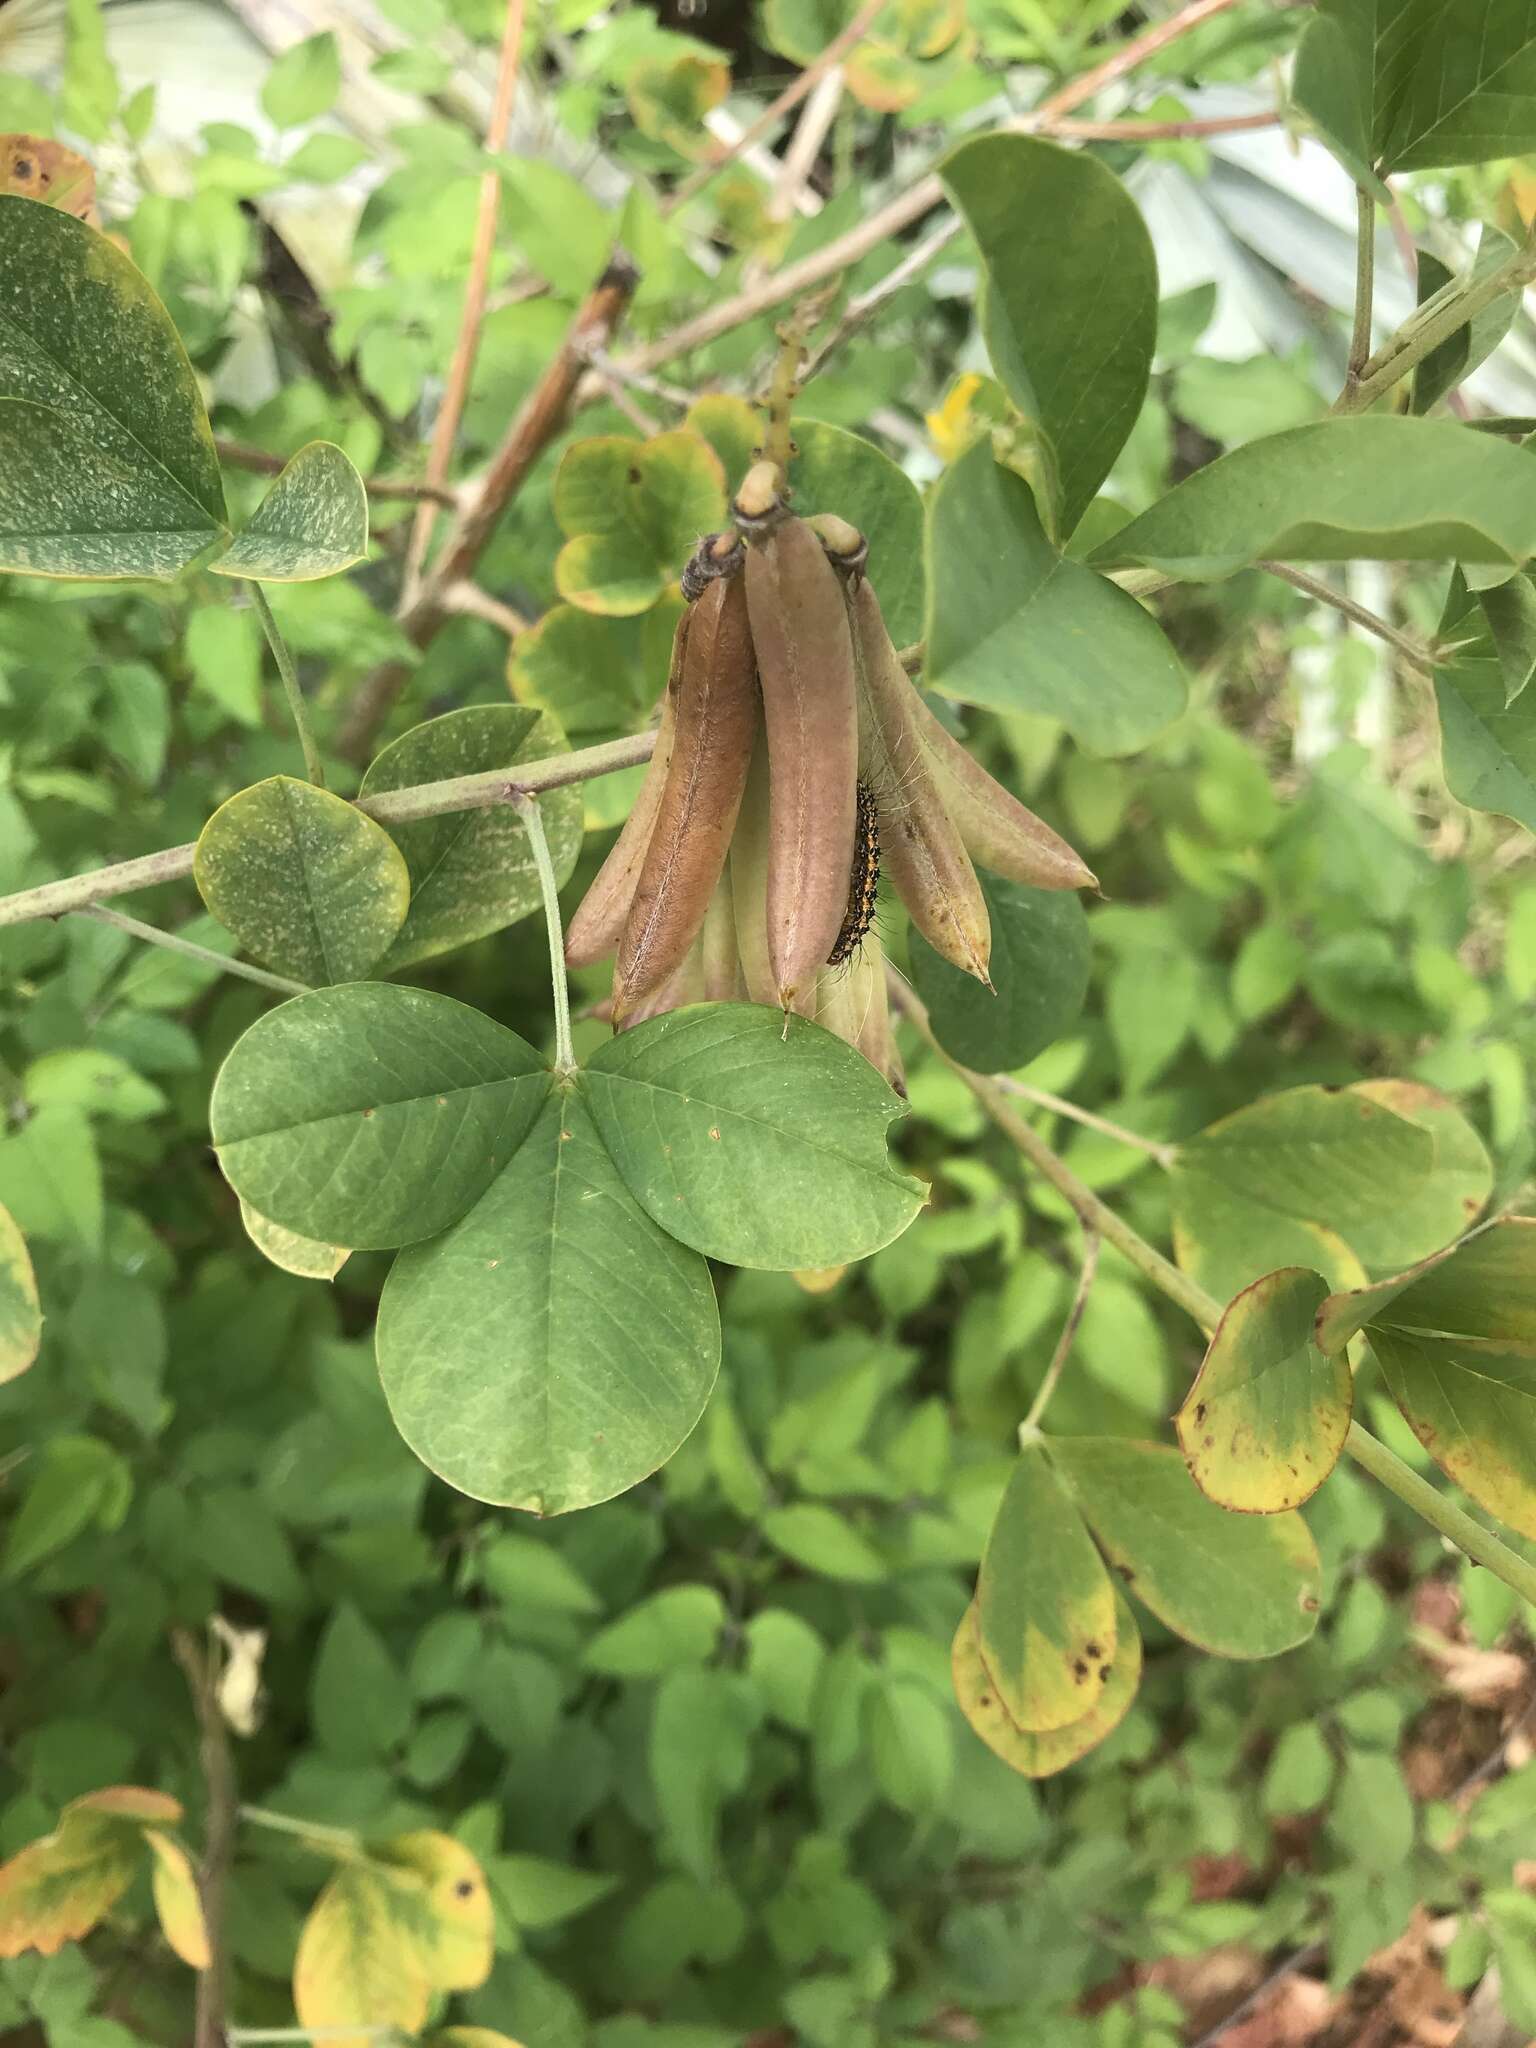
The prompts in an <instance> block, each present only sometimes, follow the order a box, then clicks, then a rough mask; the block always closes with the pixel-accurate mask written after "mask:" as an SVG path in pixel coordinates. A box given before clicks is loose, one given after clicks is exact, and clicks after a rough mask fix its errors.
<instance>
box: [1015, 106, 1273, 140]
mask: <svg viewBox="0 0 1536 2048" xmlns="http://www.w3.org/2000/svg"><path fill="white" fill-rule="evenodd" d="M1280 120H1281V116H1280V110H1279V108H1278V107H1274V108H1271V109H1269V111H1267V112H1266V113H1262V114H1212V115H1210V116H1208V117H1205V118H1197V119H1191V120H1188V121H1074V120H1071V119H1070V118H1068V117H1065V116H1062V117H1059V118H1056V119H1053V120H1050V121H1046V122H1043V123H1042V124H1041V126H1040V128H1039V129H1038V130H1037V131H1036V132H1037V133H1038V134H1041V135H1049V136H1057V137H1059V138H1060V139H1061V140H1062V141H1063V142H1181V141H1187V140H1198V139H1199V138H1200V137H1201V136H1203V135H1243V134H1246V133H1247V132H1248V131H1249V130H1251V129H1254V128H1278V127H1279V126H1280Z"/></svg>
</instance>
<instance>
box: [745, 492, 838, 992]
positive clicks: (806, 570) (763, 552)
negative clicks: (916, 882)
mask: <svg viewBox="0 0 1536 2048" xmlns="http://www.w3.org/2000/svg"><path fill="white" fill-rule="evenodd" d="M746 586H747V605H748V609H749V611H750V614H751V620H752V640H753V645H754V646H755V648H756V650H757V666H758V674H759V676H760V677H761V680H762V692H763V717H764V722H765V725H766V728H767V734H768V813H769V835H768V841H769V843H768V879H767V893H768V902H767V914H768V958H769V963H770V965H771V968H772V971H773V981H774V989H775V992H776V994H777V996H778V1000H779V1002H780V1003H781V1004H782V1006H783V1007H784V1008H785V1009H790V1008H792V1007H793V1006H794V1004H795V1001H796V998H797V997H799V996H802V995H804V994H806V993H808V992H809V991H810V989H811V987H812V983H813V981H814V977H815V974H816V971H817V969H818V968H819V967H820V966H821V965H822V964H823V962H824V961H825V960H826V957H827V955H828V953H830V952H831V950H832V947H833V945H834V944H835V943H836V940H837V935H838V932H839V930H840V929H841V926H842V922H843V913H844V911H845V909H846V908H847V884H848V875H849V872H850V869H851V867H852V862H853V837H854V814H855V809H856V795H855V785H856V783H857V780H858V751H859V745H858V713H857V707H856V703H855V692H854V676H853V642H852V640H851V638H850V636H849V631H848V614H847V609H846V607H845V606H844V603H843V593H842V589H841V586H840V585H839V583H838V580H837V575H836V572H835V571H834V570H833V568H832V565H831V564H830V563H829V562H828V560H827V558H826V556H825V554H823V552H822V547H821V543H820V541H819V540H818V539H817V537H816V535H815V534H814V533H813V532H812V531H811V529H810V528H809V527H808V526H807V525H806V524H805V522H804V520H801V519H794V518H784V519H782V520H781V521H780V522H779V524H778V525H776V526H774V527H772V528H771V529H770V530H769V532H768V533H766V534H765V535H764V536H763V537H762V538H761V539H757V540H754V541H753V543H752V545H751V546H750V547H749V548H748V549H747V573H746Z"/></svg>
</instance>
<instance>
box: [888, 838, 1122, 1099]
mask: <svg viewBox="0 0 1536 2048" xmlns="http://www.w3.org/2000/svg"><path fill="white" fill-rule="evenodd" d="M981 886H982V890H983V892H984V894H985V896H986V899H987V909H988V911H989V913H990V915H991V920H992V959H991V963H990V966H989V969H988V972H989V973H990V974H991V977H992V988H991V989H985V988H983V987H982V985H981V984H980V982H978V981H976V980H975V979H974V978H973V977H972V976H971V975H969V974H962V973H961V972H960V970H959V969H958V968H956V967H951V966H950V964H949V962H948V961H947V960H944V959H941V958H940V956H939V955H938V954H937V953H936V952H935V951H934V950H933V948H932V946H930V945H929V944H928V942H927V940H926V939H925V938H923V936H922V934H921V933H920V932H918V931H916V930H914V931H913V933H912V940H911V951H910V958H911V966H912V980H913V983H914V985H915V987H916V989H917V992H918V994H919V995H920V996H921V997H922V999H923V1001H924V1002H925V1003H926V1004H927V1005H928V1018H929V1022H930V1023H931V1024H932V1025H933V1028H934V1031H935V1032H936V1033H937V1035H938V1038H939V1042H940V1044H941V1045H942V1046H943V1047H944V1050H945V1051H946V1052H947V1053H949V1054H951V1055H952V1056H953V1057H954V1058H955V1059H957V1060H959V1061H960V1062H961V1063H962V1064H963V1065H965V1066H967V1067H974V1068H976V1069H977V1070H978V1071H979V1072H980V1073H983V1074H992V1073H997V1072H999V1071H1001V1070H1003V1069H1005V1068H1009V1067H1022V1066H1023V1065H1024V1064H1025V1063H1026V1061H1028V1060H1032V1059H1033V1058H1034V1057H1035V1055H1036V1054H1037V1053H1041V1052H1044V1051H1045V1049H1046V1047H1047V1046H1048V1045H1053V1044H1054V1043H1055V1042H1056V1040H1057V1039H1058V1038H1060V1037H1061V1035H1062V1033H1063V1032H1065V1031H1068V1030H1070V1029H1071V1027H1072V1025H1073V1024H1074V1023H1076V1021H1077V1018H1078V1015H1079V1013H1080V1012H1081V1010H1082V1007H1083V998H1084V997H1085V996H1086V994H1087V992H1088V955H1089V941H1088V920H1087V918H1086V916H1085V915H1084V913H1083V906H1082V903H1081V901H1080V899H1079V898H1078V897H1077V896H1076V895H1074V894H1073V892H1072V891H1071V890H1069V889H1030V888H1027V887H1025V885H1024V884H1023V883H1021V882H1004V881H1000V880H998V878H997V877H996V876H994V875H987V874H984V875H982V877H981ZM994 991H995V993H994Z"/></svg>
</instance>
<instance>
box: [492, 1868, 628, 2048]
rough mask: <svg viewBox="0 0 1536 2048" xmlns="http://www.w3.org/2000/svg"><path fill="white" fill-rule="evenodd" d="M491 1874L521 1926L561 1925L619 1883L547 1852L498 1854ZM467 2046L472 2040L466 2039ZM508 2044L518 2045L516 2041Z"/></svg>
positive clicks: (605, 1875)
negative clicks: (557, 1859) (555, 1859)
mask: <svg viewBox="0 0 1536 2048" xmlns="http://www.w3.org/2000/svg"><path fill="white" fill-rule="evenodd" d="M489 1875H490V1877H491V1880H492V1883H493V1884H494V1886H495V1888H496V1890H497V1892H499V1893H500V1895H501V1897H502V1899H503V1900H504V1901H505V1903H506V1907H507V1910H508V1912H509V1913H510V1914H511V1915H512V1919H513V1923H514V1924H515V1925H516V1926H518V1927H558V1926H559V1925H560V1923H561V1922H562V1921H564V1920H570V1919H574V1917H575V1916H576V1914H578V1913H585V1912H586V1910H587V1909H588V1907H589V1906H595V1905H596V1904H597V1902H598V1900H599V1899H605V1898H607V1896H608V1894H609V1893H610V1892H611V1891H613V1889H614V1888H615V1886H616V1885H617V1884H618V1883H619V1879H618V1878H616V1877H612V1876H609V1875H608V1874H607V1873H606V1872H605V1871H601V1870H573V1869H572V1868H571V1867H570V1865H569V1864H566V1863H552V1862H551V1861H550V1860H549V1858H548V1857H547V1856H498V1857H496V1858H495V1859H494V1861H493V1862H492V1864H491V1866H490V1871H489ZM460 2031H461V2032H462V2030H460ZM465 2048H473V2044H472V2043H466V2044H465ZM486 2048H490V2044H489V2043H487V2044H486ZM509 2048H516V2043H515V2042H514V2043H511V2044H509Z"/></svg>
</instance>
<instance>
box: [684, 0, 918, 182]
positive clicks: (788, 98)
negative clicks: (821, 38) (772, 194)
mask: <svg viewBox="0 0 1536 2048" xmlns="http://www.w3.org/2000/svg"><path fill="white" fill-rule="evenodd" d="M885 5H886V0H865V4H864V5H863V6H862V7H861V8H860V9H859V11H858V13H857V14H856V15H855V16H854V17H853V19H852V21H850V22H849V24H848V26H847V27H846V28H845V29H844V30H843V31H842V32H841V34H839V35H835V36H834V37H833V38H832V40H831V42H830V43H828V44H827V47H826V48H825V49H824V50H822V51H820V52H819V53H818V54H817V55H816V56H815V57H813V58H812V60H811V62H810V63H809V64H807V65H806V67H805V69H804V70H803V71H802V72H800V74H799V75H798V76H797V77H795V78H793V79H791V80H790V82H789V84H788V85H786V86H785V88H784V90H783V91H782V92H781V93H780V94H779V96H778V98H777V99H776V100H770V101H769V103H768V105H767V106H766V107H764V109H763V111H762V112H761V113H760V114H759V115H758V117H757V119H756V120H755V121H752V122H750V123H749V124H748V126H747V127H745V128H743V129H742V131H741V133H740V135H738V136H737V138H736V140H735V141H734V142H733V143H732V144H731V146H730V148H729V149H723V150H722V151H721V152H720V154H719V155H718V156H717V157H715V158H714V159H713V161H712V162H710V163H707V164H701V165H700V166H699V168H698V169H697V170H696V171H690V172H689V173H688V176H687V177H686V178H684V180H683V182H682V183H681V184H680V185H679V186H677V187H676V189H675V190H674V191H673V192H672V193H671V195H670V197H668V198H667V199H666V200H664V201H663V202H662V207H661V212H662V214H663V216H665V215H667V214H669V213H675V212H676V211H677V209H678V207H680V206H685V205H686V204H687V202H688V201H689V200H690V199H692V198H694V197H695V196H696V194H698V193H700V192H702V191H703V189H704V187H705V186H706V185H707V184H708V183H709V182H710V180H711V179H712V178H714V177H716V176H718V174H719V173H720V172H721V171H723V170H724V169H725V167H726V165H727V164H732V163H734V162H735V161H736V159H737V157H739V156H740V155H741V153H742V151H743V150H747V149H750V148H751V147H752V145H753V143H754V142H761V140H762V139H763V137H764V136H765V135H767V134H769V133H770V132H771V131H772V129H773V128H774V127H775V125H776V124H777V123H778V122H779V121H781V120H783V118H784V116H785V115H786V114H788V113H792V112H793V110H794V109H795V108H796V107H798V106H799V104H800V102H801V101H802V100H803V99H804V98H805V96H806V94H807V93H808V92H810V91H811V90H812V89H813V87H815V86H816V85H818V84H819V83H820V81H821V80H822V79H823V78H824V77H825V76H826V74H827V73H828V72H829V71H830V70H831V69H832V67H833V66H834V65H835V64H840V63H841V62H842V61H843V59H844V57H846V56H847V54H848V52H849V51H850V50H851V49H852V48H853V47H854V45H855V44H856V43H859V42H861V41H862V40H863V39H864V37H865V36H866V35H867V34H868V33H869V31H870V29H871V28H872V27H873V26H874V23H875V19H876V17H877V16H878V15H879V14H880V12H881V11H882V9H883V8H884V7H885Z"/></svg>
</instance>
